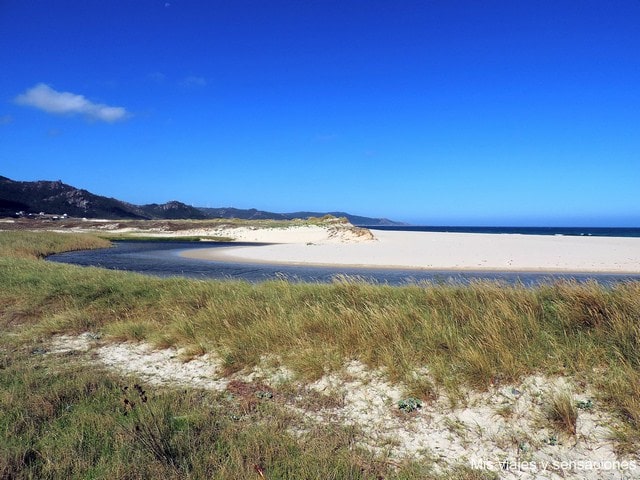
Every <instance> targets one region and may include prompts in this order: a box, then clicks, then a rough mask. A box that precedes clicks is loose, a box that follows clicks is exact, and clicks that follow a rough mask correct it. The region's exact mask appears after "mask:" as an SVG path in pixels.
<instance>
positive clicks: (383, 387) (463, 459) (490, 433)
mask: <svg viewBox="0 0 640 480" xmlns="http://www.w3.org/2000/svg"><path fill="white" fill-rule="evenodd" d="M98 338H99V337H98V336H96V335H92V334H90V333H85V334H83V335H80V336H78V337H71V336H57V337H54V338H53V339H52V341H51V343H50V345H49V353H50V354H58V355H60V354H65V353H68V352H78V353H82V352H84V353H85V355H86V356H84V357H77V358H78V359H80V358H84V359H85V361H89V362H93V363H96V364H102V365H105V366H107V367H108V368H110V369H113V370H115V371H116V372H118V373H120V374H125V375H133V376H134V377H140V378H141V379H143V380H144V381H145V382H147V383H148V384H150V385H156V386H157V385H163V386H167V387H174V388H184V387H193V388H201V389H206V390H213V391H218V392H223V391H225V389H226V388H227V386H228V385H229V383H230V381H231V380H240V381H243V382H249V383H252V382H257V383H258V384H262V383H266V384H267V385H269V386H271V387H273V388H274V389H275V390H276V391H277V390H278V388H279V386H280V385H281V384H282V383H283V382H285V383H290V382H296V380H295V378H294V376H293V375H292V374H289V373H287V372H286V367H283V366H280V368H276V369H274V368H273V366H272V367H263V366H258V367H256V368H254V369H253V370H251V371H243V372H237V373H235V374H233V375H231V376H229V377H226V376H224V375H223V374H222V368H221V361H220V359H219V358H218V357H216V355H212V354H209V355H205V356H202V357H199V358H196V359H193V360H191V361H189V362H184V361H181V360H180V351H179V350H175V349H164V350H154V349H152V348H151V347H150V346H149V345H146V344H144V343H142V344H132V343H105V342H104V341H100V340H98ZM265 362H266V363H270V362H269V361H268V359H265ZM415 374H416V375H418V376H427V377H429V372H428V369H422V370H421V371H420V372H415ZM298 386H299V392H300V393H299V394H298V395H297V396H295V397H290V396H283V397H282V398H281V400H280V405H281V406H282V408H284V409H287V410H288V411H290V412H291V413H294V414H296V415H297V416H298V418H299V420H300V421H299V423H298V426H297V427H294V428H295V431H294V432H293V433H295V434H299V435H304V434H305V432H308V431H310V430H311V428H310V427H313V426H317V425H318V424H320V425H332V424H334V425H343V426H346V425H351V426H354V427H356V429H357V431H358V432H360V434H358V435H357V437H356V441H357V443H358V444H359V445H360V446H362V447H365V448H368V449H371V450H373V451H374V452H377V453H386V454H388V455H389V457H390V459H397V460H399V461H402V459H405V458H411V459H413V460H418V461H421V460H425V461H427V462H430V461H433V462H434V467H436V468H438V470H442V472H443V473H444V471H446V469H447V468H448V467H454V466H456V465H457V466H466V467H471V468H474V469H478V470H480V471H482V470H485V471H490V472H495V473H497V474H499V476H500V478H504V479H531V480H533V479H541V478H544V479H562V478H584V479H589V480H591V479H593V480H596V479H611V480H614V479H619V478H638V477H637V473H638V469H640V464H638V463H637V460H633V462H632V463H629V462H627V463H626V464H621V465H622V466H619V465H617V464H616V463H615V462H616V461H617V462H623V461H625V460H630V459H625V458H623V457H618V456H617V455H616V453H615V448H614V443H613V441H612V439H611V432H610V428H611V427H612V426H613V425H614V424H615V423H616V420H615V418H614V417H613V415H612V414H611V413H610V412H608V411H607V409H606V408H605V407H604V405H602V404H601V403H600V402H599V401H598V400H595V402H594V403H593V406H592V408H589V409H581V410H579V412H578V420H577V425H576V426H577V432H576V435H575V436H569V435H567V434H563V433H562V432H559V431H558V430H556V429H555V428H554V426H553V425H552V424H551V423H550V421H549V420H548V419H547V418H546V415H545V408H546V406H547V405H548V404H549V401H550V398H551V396H552V395H553V394H554V392H567V393H569V394H570V395H571V396H572V398H573V399H574V401H576V402H577V401H587V400H591V399H594V398H595V396H594V393H593V392H592V391H590V390H589V388H588V387H587V386H585V385H581V384H577V383H575V382H573V381H572V380H571V379H569V378H566V377H543V376H531V377H527V378H524V379H523V380H522V381H521V382H518V383H517V384H512V385H502V386H500V387H491V388H489V389H488V391H486V392H475V391H468V392H465V395H464V401H463V402H462V403H461V404H458V405H455V406H454V405H452V402H451V400H450V399H449V398H447V396H446V394H445V393H444V392H440V395H439V396H438V398H437V399H436V400H433V401H431V402H424V403H423V406H422V408H420V409H419V410H418V411H415V412H413V413H409V414H407V413H403V412H401V411H400V410H399V408H398V402H399V401H400V400H402V399H406V398H407V392H406V388H405V386H404V385H402V384H394V383H390V382H389V381H388V379H387V378H386V376H385V374H384V372H382V371H377V370H372V369H369V368H367V367H366V366H365V365H363V364H362V363H360V362H358V361H355V360H354V361H350V362H347V363H346V364H345V365H344V368H343V370H342V371H338V372H332V373H328V374H326V375H324V376H323V377H321V378H320V379H319V380H317V381H316V382H313V383H311V384H306V385H298ZM312 391H315V393H316V395H318V394H319V395H321V396H322V397H325V396H326V397H327V399H330V400H332V401H330V402H328V403H327V404H326V405H325V406H321V407H317V406H316V407H314V406H313V404H312V403H309V402H307V401H305V398H306V397H307V396H308V395H309V394H310V393H311V392H312ZM336 399H339V400H341V401H339V402H336ZM501 462H504V463H502V464H501ZM562 462H565V463H562ZM625 465H627V466H625ZM627 475H628V476H627Z"/></svg>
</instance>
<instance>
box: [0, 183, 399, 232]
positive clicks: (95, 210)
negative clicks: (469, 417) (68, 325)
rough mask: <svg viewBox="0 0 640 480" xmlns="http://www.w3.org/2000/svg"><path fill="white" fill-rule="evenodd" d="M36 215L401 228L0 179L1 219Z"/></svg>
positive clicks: (352, 218)
mask: <svg viewBox="0 0 640 480" xmlns="http://www.w3.org/2000/svg"><path fill="white" fill-rule="evenodd" d="M20 211H22V212H25V213H27V214H29V213H33V214H37V213H40V212H44V213H48V214H58V215H63V214H65V213H66V214H67V215H68V216H70V217H81V218H107V219H113V220H117V219H139V220H145V219H147V220H151V219H197V220H204V219H207V218H241V219H251V220H253V219H256V220H263V219H275V220H290V219H293V218H308V217H322V216H324V215H326V214H327V213H329V214H331V215H334V216H336V217H346V218H348V219H349V221H350V222H351V223H352V224H354V225H369V226H374V225H402V224H401V223H398V222H393V221H391V220H388V219H385V218H369V217H362V216H358V215H351V214H349V213H345V212H294V213H274V212H265V211H261V210H256V209H254V208H252V209H238V208H198V207H193V206H191V205H186V204H184V203H181V202H177V201H171V202H167V203H163V204H157V203H151V204H149V205H133V204H131V203H127V202H123V201H121V200H117V199H115V198H109V197H103V196H101V195H95V194H93V193H91V192H88V191H87V190H82V189H78V188H75V187H72V186H71V185H67V184H65V183H62V182H61V181H60V180H58V181H45V180H43V181H37V182H18V181H14V180H11V179H9V178H6V177H2V176H0V216H15V214H16V213H17V212H20Z"/></svg>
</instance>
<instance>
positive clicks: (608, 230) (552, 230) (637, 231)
mask: <svg viewBox="0 0 640 480" xmlns="http://www.w3.org/2000/svg"><path fill="white" fill-rule="evenodd" d="M366 228H369V229H371V230H396V231H402V232H452V233H511V234H520V235H567V236H576V237H584V236H588V237H640V228H635V227H633V228H630V227H458V226H456V227H450V226H449V227H448V226H404V225H402V226H397V225H394V226H372V227H366Z"/></svg>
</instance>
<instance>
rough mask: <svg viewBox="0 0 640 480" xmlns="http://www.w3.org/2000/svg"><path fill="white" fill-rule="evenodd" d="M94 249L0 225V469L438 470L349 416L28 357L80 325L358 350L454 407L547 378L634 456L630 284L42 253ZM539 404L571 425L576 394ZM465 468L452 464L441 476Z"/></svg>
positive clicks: (225, 343)
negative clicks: (249, 270)
mask: <svg viewBox="0 0 640 480" xmlns="http://www.w3.org/2000/svg"><path fill="white" fill-rule="evenodd" d="M104 245H105V242H104V240H101V239H96V238H95V237H89V236H76V235H62V234H58V235H56V234H51V233H41V234H34V233H22V232H0V286H1V288H0V328H1V329H2V331H3V332H7V333H8V334H10V335H3V337H2V340H0V353H1V354H2V361H1V362H2V363H1V364H0V387H1V388H0V392H2V393H1V394H0V395H1V397H0V425H1V426H2V428H0V435H1V436H2V438H0V444H3V445H6V446H7V448H4V449H2V451H1V452H0V477H13V476H15V475H17V472H27V473H25V474H24V476H25V477H51V476H55V477H60V478H62V477H73V476H76V477H78V476H81V477H87V478H88V477H91V478H93V477H129V478H143V477H159V476H164V477H167V478H177V477H181V476H186V475H190V476H192V477H194V478H261V476H264V475H268V476H267V477H266V478H379V477H384V478H435V476H436V475H435V473H433V472H432V471H431V470H429V466H428V465H426V466H425V465H417V464H413V463H402V464H393V465H391V464H389V463H386V462H385V459H384V458H382V459H381V458H380V457H376V456H374V455H373V454H371V453H368V452H366V451H363V450H360V449H358V448H355V447H354V441H353V439H354V436H355V435H357V432H355V431H353V430H352V429H351V430H350V429H349V428H344V429H343V430H340V431H333V430H330V431H326V429H325V430H322V431H318V432H313V435H311V436H308V437H307V436H301V437H299V436H296V435H294V434H293V433H291V432H292V429H291V426H292V424H293V423H292V422H294V420H293V419H291V418H290V415H288V414H286V413H285V412H283V411H279V410H277V408H276V407H275V406H273V404H272V403H270V402H269V401H268V399H260V401H259V402H253V403H254V405H253V407H252V408H251V409H249V410H248V411H241V412H239V411H235V410H234V408H235V407H234V406H233V404H230V403H229V400H228V398H226V397H224V396H221V395H218V396H216V394H214V393H203V392H198V391H188V392H187V393H183V392H175V391H171V390H166V391H165V390H163V391H162V392H161V394H160V393H158V394H156V392H149V393H145V394H144V395H147V396H148V401H142V398H141V394H140V391H141V390H138V389H137V388H133V387H132V386H129V389H128V390H123V388H124V385H123V381H122V380H121V379H119V378H117V377H114V376H113V374H112V373H107V372H95V371H93V370H92V371H89V370H88V368H87V367H82V366H81V365H79V364H78V365H76V364H74V363H73V362H63V363H62V362H59V363H56V361H55V360H53V359H50V358H48V357H45V356H43V355H37V354H34V353H33V352H34V351H37V345H38V342H43V341H45V340H46V339H48V338H50V337H51V336H52V335H54V334H61V333H66V334H79V333H82V332H86V331H91V332H96V333H99V334H102V335H104V336H105V337H108V338H113V339H118V340H132V341H141V340H145V341H147V342H150V343H152V344H154V345H156V346H158V347H168V346H179V347H186V348H187V349H188V351H189V352H191V354H192V355H197V354H201V353H206V352H215V353H216V354H217V355H219V356H221V357H222V358H223V361H224V367H225V369H226V370H227V371H228V372H234V371H239V370H241V369H243V368H247V367H252V366H255V365H258V364H260V363H261V362H264V361H265V358H266V359H268V360H269V359H270V361H273V362H276V361H277V362H278V363H279V364H282V365H286V366H287V367H288V368H290V369H291V370H293V371H294V372H296V374H297V375H298V376H299V377H300V378H304V379H307V380H312V379H317V378H319V377H320V376H322V375H323V374H326V373H327V372H330V371H336V370H338V369H339V368H340V367H341V366H342V365H343V364H344V362H345V360H351V359H354V360H359V361H360V362H362V363H364V364H366V365H368V366H370V367H372V368H373V367H375V368H378V369H380V370H382V371H384V372H386V375H387V376H388V378H389V379H390V380H393V381H398V382H402V383H404V384H405V385H407V386H408V387H409V391H408V392H407V393H408V397H407V398H408V399H410V400H411V402H410V403H409V402H407V407H406V408H407V409H409V408H411V409H412V410H414V409H416V408H419V406H420V405H422V402H428V401H430V400H431V399H433V398H434V397H435V396H437V395H438V392H446V393H447V395H448V396H450V398H451V399H452V401H453V402H464V401H465V398H464V393H463V392H464V389H465V388H473V389H479V390H483V389H486V388H488V387H489V386H490V385H500V384H506V383H508V382H511V381H515V380H517V379H519V378H522V377H524V376H528V375H534V374H543V375H548V376H557V375H563V376H567V377H571V378H573V379H575V380H576V381H578V382H583V383H586V384H588V385H590V386H591V387H592V388H593V390H594V392H596V393H597V401H598V402H599V403H602V404H605V405H607V408H608V409H610V411H612V412H613V413H614V414H615V416H616V417H617V419H618V420H619V425H618V426H617V427H616V430H615V432H614V433H615V435H616V439H617V442H618V448H619V450H620V451H623V452H635V453H637V445H638V444H640V322H639V319H640V284H639V283H634V282H630V283H620V284H617V285H615V286H612V287H607V288H605V287H602V286H600V285H598V284H596V283H586V284H577V283H571V282H561V283H557V284H553V285H544V286H540V287H537V288H525V287H524V286H518V285H501V284H496V283H475V284H472V285H468V286H456V285H431V284H429V285H412V286H406V287H390V286H385V285H371V284H365V283H360V282H354V281H351V280H349V279H336V281H334V283H332V284H324V285H320V284H318V285H316V284H292V283H288V282H286V281H270V282H265V283H260V284H249V283H246V282H240V281H195V280H187V279H158V278H152V277H146V276H142V275H136V274H131V273H125V272H114V271H106V270H100V269H96V268H80V267H74V266H69V265H61V264H53V263H47V262H43V261H42V260H40V258H41V257H43V256H44V255H46V254H49V253H53V252H55V251H62V250H69V249H76V248H95V247H101V246H104ZM34 349H35V350H34ZM425 371H426V372H427V373H428V374H427V373H425ZM140 388H142V387H140ZM145 388H147V390H148V387H145ZM124 399H126V400H127V402H129V403H127V402H125V401H124ZM549 403H550V405H549V410H548V421H549V422H551V423H553V424H555V425H556V426H557V427H558V429H559V430H562V431H564V432H566V433H569V434H572V433H575V422H576V416H579V415H580V409H581V408H583V407H582V406H580V407H578V406H577V405H576V404H575V403H572V399H571V398H570V396H568V395H564V394H562V393H559V394H558V395H557V396H554V398H552V399H549ZM132 404H135V405H132ZM414 407H415V408H414ZM396 408H402V407H400V406H396ZM53 459H55V461H53ZM261 472H262V473H261ZM265 472H267V473H265ZM430 475H431V476H430ZM478 475H480V473H479V472H477V471H466V470H461V471H459V472H457V473H456V478H465V476H466V478H481V477H479V476H478ZM263 478H265V477H263ZM482 478H484V477H482Z"/></svg>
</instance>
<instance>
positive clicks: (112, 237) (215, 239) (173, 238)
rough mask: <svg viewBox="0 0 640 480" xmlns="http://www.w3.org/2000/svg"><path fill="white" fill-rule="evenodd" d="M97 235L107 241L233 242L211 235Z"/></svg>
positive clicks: (226, 238)
mask: <svg viewBox="0 0 640 480" xmlns="http://www.w3.org/2000/svg"><path fill="white" fill-rule="evenodd" d="M97 236H98V237H100V238H102V239H104V240H108V241H112V242H113V241H122V240H126V241H128V242H233V238H231V237H212V236H195V237H194V236H180V237H176V236H167V237H157V236H154V237H151V236H147V235H136V234H131V233H119V234H109V235H105V234H102V233H101V234H98V235H97Z"/></svg>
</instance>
